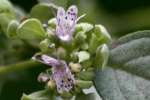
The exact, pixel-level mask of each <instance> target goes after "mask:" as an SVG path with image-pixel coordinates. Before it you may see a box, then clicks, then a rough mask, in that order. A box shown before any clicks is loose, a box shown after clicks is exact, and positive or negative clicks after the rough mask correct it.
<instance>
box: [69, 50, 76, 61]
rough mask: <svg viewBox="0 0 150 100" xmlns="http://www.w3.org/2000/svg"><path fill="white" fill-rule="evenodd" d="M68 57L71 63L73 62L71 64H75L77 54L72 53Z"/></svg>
mask: <svg viewBox="0 0 150 100" xmlns="http://www.w3.org/2000/svg"><path fill="white" fill-rule="evenodd" d="M70 57H71V61H73V62H77V61H78V53H77V52H72V53H71V54H70Z"/></svg>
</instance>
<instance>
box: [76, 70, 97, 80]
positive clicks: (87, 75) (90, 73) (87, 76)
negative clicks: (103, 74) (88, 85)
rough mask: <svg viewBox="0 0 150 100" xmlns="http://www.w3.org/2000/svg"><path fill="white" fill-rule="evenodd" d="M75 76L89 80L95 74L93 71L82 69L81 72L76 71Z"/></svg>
mask: <svg viewBox="0 0 150 100" xmlns="http://www.w3.org/2000/svg"><path fill="white" fill-rule="evenodd" d="M76 76H77V77H78V78H80V79H82V80H85V81H91V80H93V78H94V76H95V74H94V72H93V71H83V72H80V73H77V75H76Z"/></svg>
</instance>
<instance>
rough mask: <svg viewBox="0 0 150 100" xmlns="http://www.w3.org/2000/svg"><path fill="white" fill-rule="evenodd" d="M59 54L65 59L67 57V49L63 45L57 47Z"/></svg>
mask: <svg viewBox="0 0 150 100" xmlns="http://www.w3.org/2000/svg"><path fill="white" fill-rule="evenodd" d="M57 55H58V56H59V57H60V58H61V59H65V58H66V50H65V49H64V48H63V47H58V49H57Z"/></svg>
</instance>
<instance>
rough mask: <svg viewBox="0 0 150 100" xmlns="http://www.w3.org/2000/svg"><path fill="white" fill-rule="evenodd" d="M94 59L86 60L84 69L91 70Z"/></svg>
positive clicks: (83, 64)
mask: <svg viewBox="0 0 150 100" xmlns="http://www.w3.org/2000/svg"><path fill="white" fill-rule="evenodd" d="M92 63H93V61H92V59H89V60H86V61H84V62H82V63H81V65H82V66H83V68H84V69H87V68H90V67H92Z"/></svg>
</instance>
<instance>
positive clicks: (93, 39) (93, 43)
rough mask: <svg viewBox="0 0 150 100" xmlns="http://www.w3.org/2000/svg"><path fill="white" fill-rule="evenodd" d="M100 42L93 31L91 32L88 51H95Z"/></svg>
mask: <svg viewBox="0 0 150 100" xmlns="http://www.w3.org/2000/svg"><path fill="white" fill-rule="evenodd" d="M100 44H102V43H101V42H100V40H98V38H97V37H96V35H95V34H94V33H92V37H91V39H90V43H89V52H90V53H95V50H96V48H97V47H98V46H99V45H100Z"/></svg>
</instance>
